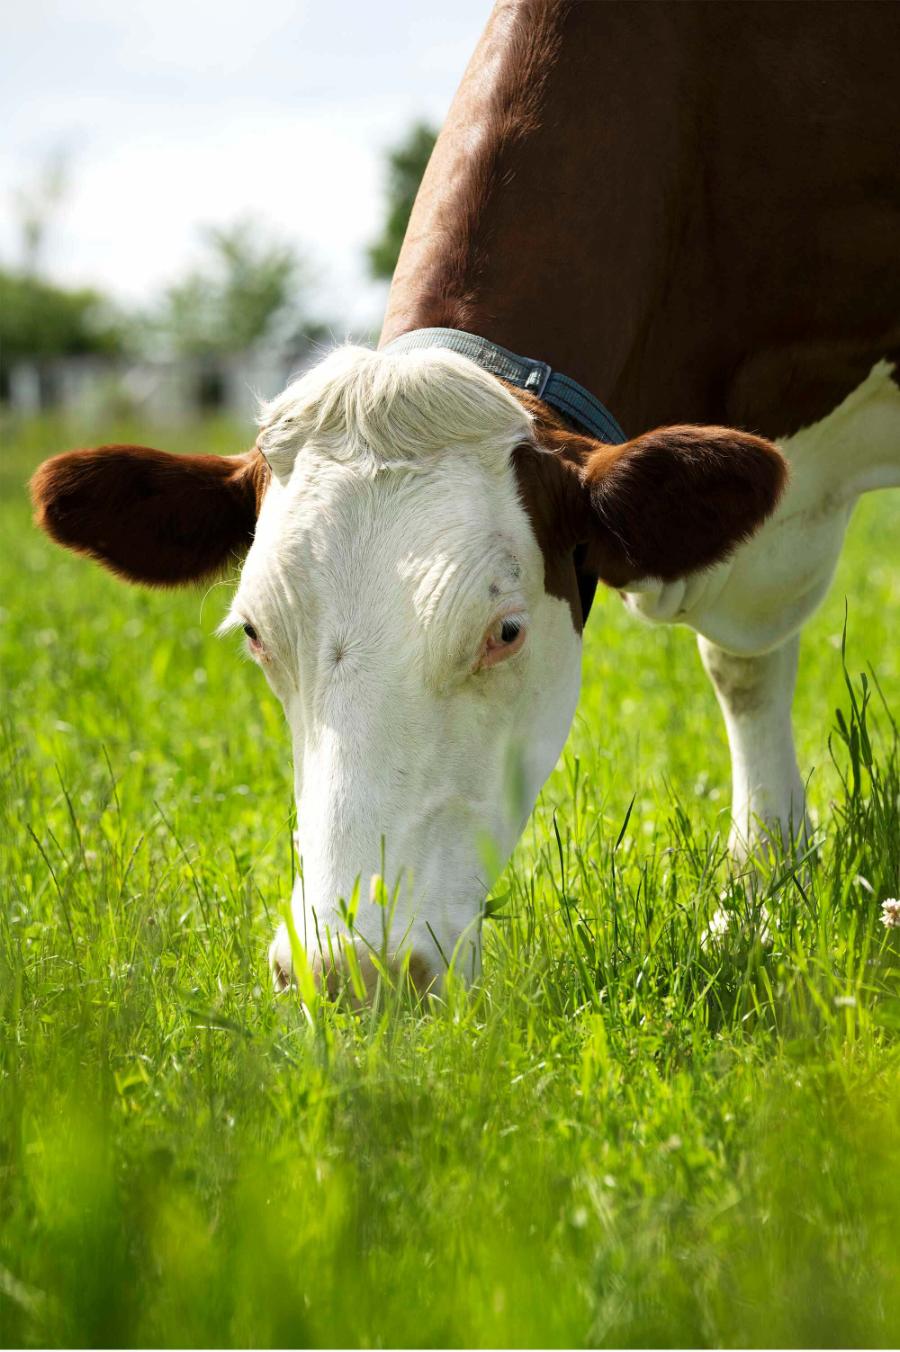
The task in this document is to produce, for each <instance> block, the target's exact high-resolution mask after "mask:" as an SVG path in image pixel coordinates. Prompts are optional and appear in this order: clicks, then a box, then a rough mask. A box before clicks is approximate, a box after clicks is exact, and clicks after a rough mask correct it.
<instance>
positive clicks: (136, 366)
mask: <svg viewBox="0 0 900 1352" xmlns="http://www.w3.org/2000/svg"><path fill="white" fill-rule="evenodd" d="M319 355H320V349H319V348H317V347H314V346H312V345H310V346H307V347H305V348H303V349H301V350H299V351H293V352H290V353H277V354H273V353H263V354H254V353H240V354H236V355H235V356H230V357H215V358H209V359H207V358H191V359H186V360H185V359H180V360H177V361H176V360H165V361H147V360H142V361H130V362H129V361H122V360H117V359H112V358H101V357H64V358H57V359H55V360H52V361H46V362H37V361H27V362H26V361H20V362H15V363H14V364H12V365H10V366H9V367H8V368H7V370H6V372H5V379H4V381H3V386H4V389H3V394H4V396H5V400H6V403H7V406H8V407H9V408H10V409H11V410H12V411H13V412H16V413H24V414H27V413H37V412H40V411H41V410H44V409H55V410H58V411H60V412H64V413H71V414H74V415H77V416H85V417H94V416H109V414H110V413H114V412H119V413H134V414H135V415H136V416H139V417H141V418H144V419H146V420H147V421H152V422H160V423H166V422H178V421H180V420H183V419H184V418H186V417H191V416H195V415H196V414H198V413H202V412H212V411H217V412H221V413H229V414H232V415H233V416H235V417H237V418H241V419H244V420H246V419H248V418H249V419H252V418H253V417H254V416H255V413H256V410H257V405H258V402H259V400H260V399H271V398H272V397H273V396H274V395H276V394H278V393H279V391H281V390H283V389H284V387H285V385H287V384H288V383H289V382H290V380H292V379H293V378H294V377H295V376H297V375H299V374H301V373H302V372H303V371H304V370H306V368H307V367H308V366H310V365H311V364H312V363H313V362H314V361H315V360H316V359H317V357H318V356H319Z"/></svg>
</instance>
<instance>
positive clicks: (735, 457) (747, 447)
mask: <svg viewBox="0 0 900 1352" xmlns="http://www.w3.org/2000/svg"><path fill="white" fill-rule="evenodd" d="M535 430H536V433H537V439H538V441H539V443H540V444H541V446H542V447H543V448H544V450H545V451H550V452H551V455H550V456H547V455H542V454H541V453H540V452H538V453H537V454H536V455H535V454H532V455H531V456H530V457H527V459H528V462H529V463H528V468H527V470H525V469H524V461H522V460H520V465H521V468H520V480H521V481H522V482H523V489H524V491H523V496H524V498H525V501H526V505H527V506H528V508H529V512H530V514H531V515H532V517H533V518H535V516H536V514H538V515H539V509H537V508H536V506H535V500H536V499H538V500H539V499H543V502H544V504H545V505H544V507H543V511H544V513H545V514H546V513H547V512H548V511H549V512H550V513H551V514H552V517H553V523H552V527H551V528H549V529H548V526H549V523H546V524H543V523H541V522H540V521H538V522H537V525H536V528H537V526H541V525H542V524H543V529H538V538H539V540H540V539H542V538H544V539H547V538H549V539H553V540H555V541H556V549H557V551H558V550H559V547H560V545H563V546H564V548H565V549H566V550H569V549H571V548H572V547H574V546H580V547H581V548H580V549H579V554H580V561H579V567H580V568H582V569H583V570H584V572H585V573H587V574H589V575H592V576H594V577H598V578H600V579H602V581H604V582H606V583H608V584H609V585H610V586H613V587H625V586H627V585H628V583H629V582H634V581H636V580H637V579H638V578H645V577H654V578H660V579H662V580H663V581H666V582H668V581H671V580H672V579H674V578H677V577H682V576H683V575H684V574H685V573H691V572H695V571H696V570H697V569H700V568H707V567H709V566H710V564H713V563H717V562H719V560H720V559H723V558H726V557H727V556H728V554H730V553H731V551H732V550H733V549H734V548H735V547H736V546H737V545H739V544H740V543H741V541H742V540H746V539H747V538H748V537H749V536H750V535H752V534H753V532H754V531H755V530H757V529H758V527H759V526H761V525H762V523H763V521H764V520H765V519H766V517H767V516H768V515H769V513H770V512H771V511H772V510H773V508H774V507H775V505H776V504H777V502H778V499H779V498H780V496H781V492H782V489H783V488H784V485H785V482H786V479H787V465H786V464H785V461H784V459H783V458H782V456H781V455H780V454H779V452H778V451H777V450H776V449H775V447H774V446H773V445H772V444H771V443H770V442H768V441H763V440H762V438H761V437H755V436H751V435H750V434H749V433H747V432H737V431H733V430H732V429H731V428H727V427H661V428H659V429H658V430H657V431H655V432H647V433H646V434H645V435H644V436H640V437H635V438H634V440H632V441H627V442H625V444H624V445H622V446H607V445H604V444H603V443H602V442H598V441H594V440H592V439H591V438H590V437H583V436H578V435H577V434H576V433H573V432H571V431H570V430H569V429H568V428H564V427H562V426H561V425H560V424H559V423H558V422H556V421H555V420H554V421H553V422H552V423H551V422H550V421H549V419H546V418H538V419H536V429H535ZM535 488H537V492H536V493H535V492H534V491H529V490H533V489H535ZM542 547H543V548H544V552H545V555H546V554H547V552H548V551H547V547H546V544H545V543H542Z"/></svg>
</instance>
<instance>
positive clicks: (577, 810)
mask: <svg viewBox="0 0 900 1352" xmlns="http://www.w3.org/2000/svg"><path fill="white" fill-rule="evenodd" d="M0 431H2V451H0V541H2V544H0V682H2V695H0V698H2V705H0V720H2V722H0V728H2V732H0V785H2V787H0V852H2V854H0V887H2V909H0V1343H2V1344H4V1345H38V1346H42V1345H50V1346H71V1345H85V1346H141V1345H161V1346H197V1347H202V1346H211V1345H236V1346H246V1345H257V1346H286V1345H329V1346H343V1345H346V1346H362V1347H377V1346H393V1345H424V1346H427V1345H448V1346H453V1345H472V1346H498V1345H499V1346H504V1345H512V1346H548V1345H549V1346H554V1345H574V1346H588V1345H597V1346H604V1345H610V1346H621V1345H647V1346H654V1345H656V1346H661V1345H696V1346H742V1345H746V1346H754V1345H761V1346H773V1345H774V1346H778V1345H787V1346H802V1345H807V1346H872V1345H887V1346H892V1345H896V1344H897V1343H898V1342H900V1039H898V1033H900V930H888V929H886V928H885V927H884V926H883V925H882V924H881V905H880V903H881V901H882V900H884V899H885V898H887V897H898V896H900V770H898V745H897V730H896V725H895V723H894V721H893V718H892V717H891V711H893V713H894V714H895V715H896V714H897V712H898V706H900V645H898V644H897V642H896V639H895V635H896V632H897V625H898V623H900V557H898V556H897V552H896V546H897V542H898V537H900V530H898V526H900V501H898V498H897V497H896V496H893V497H892V496H891V495H888V494H882V495H881V496H880V497H878V498H873V499H870V500H867V501H865V502H864V503H863V504H862V505H861V506H860V508H859V509H858V512H857V515H856V517H855V519H854V521H853V524H852V526H851V530H850V534H849V538H848V544H847V548H846V550H845V553H844V557H843V560H842V563H841V565H840V569H839V572H838V575H837V577H836V579H835V582H834V585H833V587H832V589H831V592H830V595H829V597H828V600H827V602H826V604H825V605H824V607H823V608H822V610H821V611H820V613H819V614H818V616H817V617H816V618H815V620H814V621H813V623H812V624H811V625H810V626H809V627H808V629H807V631H806V634H805V637H804V639H803V645H802V653H801V677H800V689H799V693H798V697H797V701H796V706H795V712H796V724H797V732H798V744H799V750H800V759H801V765H802V767H803V768H804V772H809V774H810V781H809V792H810V801H811V804H812V810H813V815H814V819H815V822H816V824H817V832H816V837H815V843H816V848H815V850H814V851H813V852H812V853H811V855H810V857H809V858H808V859H806V860H805V861H803V862H802V863H801V864H800V865H799V866H796V867H794V866H792V865H791V864H790V862H789V861H778V862H777V863H776V864H775V865H774V866H773V868H772V869H771V870H770V871H769V872H768V873H766V874H764V876H762V877H761V878H759V879H757V880H756V882H754V881H753V880H752V879H751V876H750V875H748V874H747V873H745V872H741V871H740V870H736V869H734V868H732V867H730V866H729V863H728V860H727V858H726V855H725V849H724V841H725V838H726V836H727V833H728V805H729V797H730V793H729V779H728V775H729V765H728V756H727V748H726V743H725V736H724V730H723V727H722V723H721V718H720V714H719V711H718V707H717V706H716V703H715V700H714V696H713V694H712V690H711V688H710V687H709V685H708V684H707V682H706V678H705V677H704V675H703V672H702V670H701V667H700V663H699V659H698V656H697V652H696V646H695V643H694V640H693V636H692V635H691V634H690V633H688V632H687V631H684V630H679V629H650V628H646V627H643V626H641V625H639V624H637V623H636V622H635V621H634V620H632V619H631V618H629V617H628V616H627V615H626V613H625V612H624V609H623V608H622V606H621V604H620V602H619V601H618V598H617V597H615V596H613V595H605V596H598V600H597V603H596V606H595V609H594V612H593V614H592V616H591V620H590V624H589V628H588V633H587V642H586V650H585V662H584V678H585V679H584V689H583V695H582V700H581V704H580V709H579V714H578V717H577V719H576V722H575V725H574V727H573V730H572V734H571V737H570V739H569V742H568V746H567V748H566V752H565V755H564V757H563V759H562V760H561V762H560V765H559V766H558V768H557V770H556V772H555V773H554V775H553V777H552V779H551V780H550V781H549V783H548V784H547V786H546V788H545V790H544V793H543V795H542V797H541V800H540V802H539V804H538V806H537V808H536V809H535V812H534V814H533V817H532V819H531V822H530V825H529V827H528V830H527V831H526V834H525V836H524V838H523V839H522V841H521V843H520V845H519V848H518V850H517V852H516V854H515V856H514V858H513V860H512V862H511V864H510V865H509V867H508V868H507V870H506V872H505V873H504V875H503V877H502V878H501V879H500V881H499V882H498V884H497V887H496V889H495V892H494V894H493V897H492V900H491V911H492V913H493V914H492V918H491V919H490V920H489V921H488V923H487V925H486V957H485V966H484V975H483V979H482V980H481V982H480V983H479V985H478V987H477V988H476V989H475V990H473V991H471V992H466V991H464V990H461V989H459V988H451V989H450V991H449V992H448V994H447V997H446V999H445V1000H444V1001H443V1002H441V1003H439V1004H434V1005H433V1006H432V1007H431V1008H429V1009H423V1008H421V1007H420V1006H417V1005H416V1003H415V1002H414V1001H413V1000H412V999H411V997H410V996H409V994H408V992H404V991H402V990H398V991H394V990H390V989H388V988H387V987H386V986H384V987H382V988H381V990H380V991H379V993H378V996H377V998H376V1000H375V1002H374V1004H372V1005H371V1006H368V1007H366V1008H363V1009H359V1008H354V1006H353V1002H352V1001H348V1000H346V999H342V1000H339V1001H338V1002H336V1003H332V1002H330V1001H329V1000H327V999H324V998H316V999H312V1000H310V1001H309V1002H307V1003H304V1001H302V1000H301V998H300V997H299V995H298V994H297V992H291V993H288V994H287V995H284V996H280V997H277V998H276V997H275V996H273V994H272V992H271V989H270V983H269V976H268V971H267V967H266V948H267V945H268V942H269V940H270V938H271V935H272V932H273V930H274V927H275V924H276V923H277V920H278V918H279V916H280V913H281V910H282V908H283V906H284V904H285V902H286V901H287V899H288V896H289V893H290V887H291V878H292V869H293V867H294V865H293V861H292V847H291V830H292V820H291V817H292V796H291V772H290V760H289V746H288V739H287V735H286V730H285V728H284V727H283V724H282V715H281V711H280V708H279V707H278V705H277V704H276V702H275V700H274V698H273V697H272V696H271V694H270V693H269V691H268V690H267V688H266V687H265V684H264V682H263V679H262V676H261V675H260V673H259V672H257V671H256V670H255V669H253V668H252V667H251V666H250V665H249V664H247V663H246V662H243V661H242V660H241V658H240V655H239V644H238V642H237V640H236V639H235V638H231V639H227V640H222V639H217V638H215V637H214V634H213V631H214V629H215V627H216V624H217V623H218V621H219V619H220V618H221V616H222V614H223V612H224V608H225V605H226V598H227V595H228V587H227V586H224V585H220V586H216V587H213V588H210V589H208V590H207V591H206V592H205V593H204V592H200V591H189V592H184V593H152V592H144V591H138V590H129V589H126V588H125V587H123V586H122V585H121V584H119V583H117V582H116V581H115V580H114V579H112V578H110V577H108V576H106V575H104V574H103V573H102V572H101V571H100V570H99V569H98V568H96V567H95V566H93V565H91V564H89V563H87V562H84V561H80V560H78V559H75V558H74V557H72V556H68V555H66V554H64V553H63V552H62V551H60V550H58V549H57V548H55V547H54V546H53V545H51V544H50V543H49V542H48V541H46V540H45V539H43V538H42V537H41V536H39V534H38V533H37V532H36V531H35V530H34V529H33V527H32V526H31V524H30V511H29V507H28V504H27V499H26V495H25V492H24V484H25V481H26V479H27V477H28V474H29V473H30V471H31V470H32V469H33V467H34V466H35V465H36V464H37V463H38V461H39V460H40V459H41V458H43V457H44V456H45V455H47V454H50V453H53V452H54V451H56V450H60V449H64V448H67V447H69V446H71V445H78V444H85V443H86V442H89V441H90V433H87V432H86V431H85V430H84V429H79V428H73V427H62V426H58V425H54V424H53V423H51V422H49V421H46V420H44V421H35V422H31V423H28V424H21V425H16V426H14V425H11V424H6V425H4V426H3V427H2V429H0ZM102 439H103V440H108V441H114V440H127V439H137V440H144V441H147V440H150V441H151V442H152V441H154V440H155V442H156V444H161V445H164V446H166V447H167V448H168V449H172V450H192V451H198V450H206V449H211V450H217V451H237V450H240V449H243V447H244V446H246V445H247V444H249V443H250V440H251V432H250V429H248V428H235V427H229V426H227V425H225V424H221V423H214V422H211V423H208V424H204V425H202V426H197V427H193V428H187V427H185V428H181V429H179V430H178V431H177V432H176V433H175V434H172V435H169V436H166V437H163V436H162V435H158V436H156V437H155V438H152V437H150V436H149V435H148V433H147V431H146V429H133V428H132V429H129V428H127V427H119V428H116V427H114V426H105V427H104V428H103V429H102ZM845 597H846V598H847V603H848V609H847V619H846V672H845V670H844V664H843V663H842V651H841V648H842V633H843V630H844V624H845ZM876 678H877V680H876ZM723 906H724V908H725V909H726V910H727V911H728V913H729V915H730V917H731V922H730V924H729V925H728V926H727V927H726V928H725V929H724V932H723V933H721V934H720V935H719V936H718V937H709V936H707V937H706V939H705V940H704V932H705V931H706V930H707V927H708V926H709V924H710V920H711V918H712V916H713V915H714V913H715V912H716V911H717V910H718V909H719V908H720V907H723Z"/></svg>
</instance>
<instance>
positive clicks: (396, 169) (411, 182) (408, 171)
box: [368, 122, 437, 279]
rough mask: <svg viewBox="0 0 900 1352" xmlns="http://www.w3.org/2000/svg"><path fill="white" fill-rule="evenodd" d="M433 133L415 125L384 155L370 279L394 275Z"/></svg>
mask: <svg viewBox="0 0 900 1352" xmlns="http://www.w3.org/2000/svg"><path fill="white" fill-rule="evenodd" d="M436 140H437V132H436V131H435V130H434V129H433V128H432V127H429V126H428V125H427V124H426V123H424V122H417V123H416V124H415V126H414V127H413V128H412V129H411V130H410V132H409V133H408V135H407V136H406V138H405V139H404V140H403V141H401V142H400V144H399V145H396V146H394V148H393V149H392V150H390V151H389V152H388V157H387V219H386V220H385V223H384V228H383V230H382V232H381V236H380V237H379V238H378V239H377V240H375V242H374V243H373V244H371V245H370V246H369V251H368V252H369V268H370V270H371V273H372V276H373V277H386V278H387V279H390V278H391V277H393V275H394V269H395V268H396V266H397V259H398V258H399V256H400V246H401V244H402V243H403V236H404V235H405V234H406V227H407V225H408V224H409V217H410V212H411V211H412V208H413V202H414V201H415V200H416V193H417V192H418V191H419V184H420V183H421V182H422V175H423V174H424V173H425V166H426V165H427V164H428V161H429V160H430V158H431V152H432V150H433V149H434V143H435V141H436Z"/></svg>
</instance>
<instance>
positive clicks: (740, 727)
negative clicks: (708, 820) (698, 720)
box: [697, 634, 807, 856]
mask: <svg viewBox="0 0 900 1352" xmlns="http://www.w3.org/2000/svg"><path fill="white" fill-rule="evenodd" d="M697 642H698V645H699V648H700V657H701V659H702V661H703V665H704V667H705V668H706V672H707V675H708V676H709V678H710V680H711V681H712V683H713V687H714V689H715V692H716V698H717V699H718V701H719V705H720V707H721V709H722V713H723V714H724V716H725V727H726V730H727V732H728V745H729V747H730V749H731V772H732V785H733V796H732V828H731V837H730V840H729V845H730V847H731V849H732V851H733V852H734V853H736V854H737V855H739V856H746V855H747V854H748V853H750V851H751V849H752V847H753V845H754V844H755V843H757V842H759V841H760V840H765V839H766V837H770V838H771V837H772V836H779V835H780V837H781V840H782V841H783V842H784V844H785V845H791V844H794V843H797V842H798V841H801V840H802V839H803V838H804V837H805V834H806V829H807V824H806V803H805V795H804V791H803V782H802V780H801V778H800V771H799V769H798V768H797V753H796V751H795V750H794V730H793V727H792V724H791V703H792V700H793V697H794V685H795V683H796V679H797V655H798V652H799V648H800V638H799V635H797V634H795V635H794V636H793V637H792V638H789V639H788V640H787V641H786V642H785V643H783V644H782V646H781V647H780V648H776V649H774V651H772V652H769V653H764V654H763V655H762V656H759V657H737V656H735V655H734V654H733V653H729V652H726V651H725V649H724V648H720V647H718V645H717V644H715V643H711V642H710V641H709V639H706V638H703V637H702V635H698V638H697Z"/></svg>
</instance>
